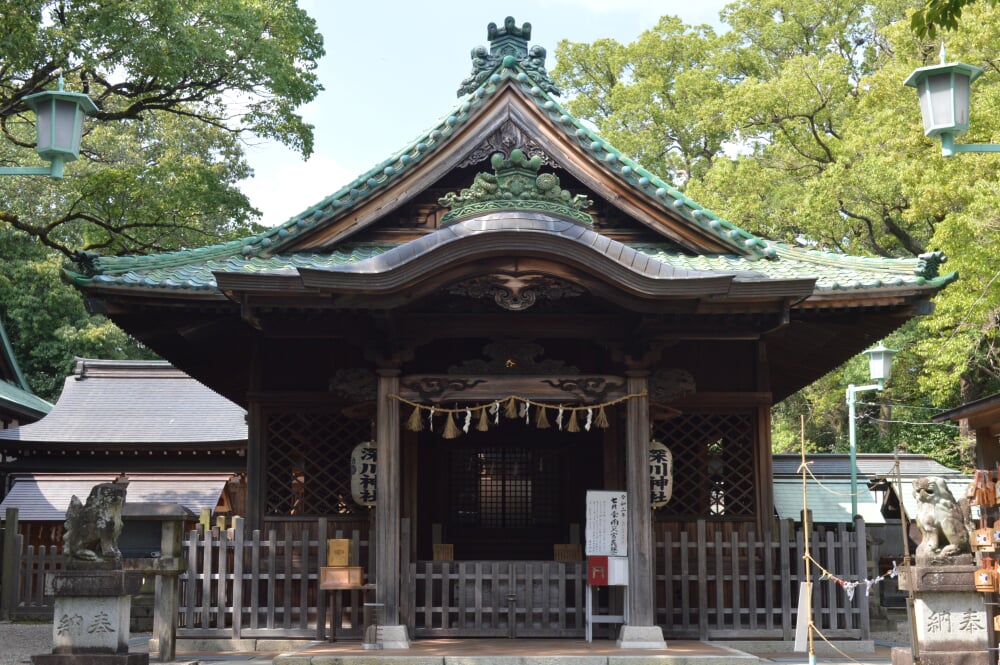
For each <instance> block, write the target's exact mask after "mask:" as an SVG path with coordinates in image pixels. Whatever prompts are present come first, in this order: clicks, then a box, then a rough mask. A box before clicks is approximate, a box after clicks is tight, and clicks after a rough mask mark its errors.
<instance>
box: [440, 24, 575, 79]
mask: <svg viewBox="0 0 1000 665" xmlns="http://www.w3.org/2000/svg"><path fill="white" fill-rule="evenodd" d="M486 38H487V39H488V40H489V42H490V48H489V49H487V48H486V47H485V46H477V47H475V48H474V49H472V52H471V53H470V56H471V58H472V73H471V74H469V76H468V77H467V78H466V79H465V80H464V81H462V85H461V86H460V87H459V88H458V96H459V97H461V96H462V95H466V94H468V93H470V92H473V91H475V90H476V89H477V88H478V87H480V86H481V85H483V83H485V82H486V80H487V79H489V77H490V74H492V73H493V72H494V71H495V70H496V69H498V68H500V67H504V68H506V69H513V68H514V66H515V65H520V66H521V69H523V70H524V71H525V72H527V73H528V74H530V75H531V77H532V78H533V79H534V80H535V82H536V83H537V84H538V87H540V88H542V89H543V90H545V92H550V93H552V94H554V95H558V94H560V93H559V89H558V88H557V87H556V84H555V83H553V82H552V79H550V78H549V73H548V70H546V68H545V49H544V48H543V47H541V46H539V45H537V44H535V45H534V46H532V47H531V48H530V49H529V48H528V40H529V39H531V24H530V23H525V24H524V25H522V26H521V27H517V23H516V22H515V21H514V17H513V16H508V17H507V18H506V19H504V22H503V27H499V28H498V27H497V24H496V23H490V24H489V25H488V26H487V27H486Z"/></svg>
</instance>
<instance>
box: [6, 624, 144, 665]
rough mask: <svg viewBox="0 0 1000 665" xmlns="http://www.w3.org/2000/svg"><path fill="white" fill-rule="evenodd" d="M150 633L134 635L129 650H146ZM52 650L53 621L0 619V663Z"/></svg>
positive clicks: (16, 663)
mask: <svg viewBox="0 0 1000 665" xmlns="http://www.w3.org/2000/svg"><path fill="white" fill-rule="evenodd" d="M148 641H149V635H133V636H132V639H130V640H129V651H145V650H146V649H147V647H148V644H147V643H148ZM51 651H52V624H51V623H10V622H8V621H0V665H21V664H22V663H29V662H31V657H32V656H34V655H36V654H42V653H50V652H51Z"/></svg>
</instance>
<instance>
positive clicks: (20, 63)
mask: <svg viewBox="0 0 1000 665" xmlns="http://www.w3.org/2000/svg"><path fill="white" fill-rule="evenodd" d="M322 55H323V40H322V37H321V36H320V35H319V33H318V32H317V30H316V25H315V22H314V21H313V19H312V18H310V17H309V16H308V15H307V14H306V13H305V12H304V11H302V10H301V9H299V8H298V6H297V5H296V3H295V1H294V0H183V1H182V2H181V1H178V0H129V1H128V2H125V1H124V0H18V1H16V2H4V3H0V165H4V166H8V165H10V166H33V165H37V164H40V163H41V160H40V159H39V158H38V157H37V155H36V154H35V152H34V143H35V130H34V122H35V120H34V114H33V113H32V112H30V111H29V110H28V109H27V107H26V106H25V105H24V102H23V100H24V98H25V97H27V96H28V95H31V94H34V93H36V92H39V91H41V90H45V89H52V88H55V87H56V85H57V80H58V79H59V77H60V76H61V77H62V78H63V80H64V82H65V86H66V89H67V90H71V91H75V92H84V93H87V94H88V95H89V96H90V97H91V98H92V99H93V100H94V102H95V103H96V104H97V106H98V108H99V111H98V113H97V114H96V116H94V117H93V118H91V119H90V120H88V121H87V123H86V133H85V135H84V138H83V144H82V151H81V154H80V159H79V160H77V161H75V162H72V163H70V164H69V165H67V167H66V177H65V178H64V179H62V180H51V179H49V178H44V177H38V176H33V177H31V176H29V177H25V176H18V177H11V176H4V177H0V258H2V260H0V317H2V318H3V320H4V323H5V325H6V326H7V330H8V332H9V333H10V337H11V342H12V344H13V346H14V350H15V353H16V355H17V357H18V362H19V363H20V365H21V367H22V368H23V369H24V371H25V374H26V375H27V377H28V380H29V383H30V384H31V385H32V387H33V388H34V389H35V390H36V391H38V393H39V394H40V395H42V396H44V397H46V398H48V399H54V398H55V397H56V394H57V393H58V390H59V387H60V386H61V385H62V377H63V376H65V374H66V373H67V372H68V371H69V370H70V369H71V367H72V360H73V357H74V356H91V357H101V358H135V357H145V356H148V355H149V352H148V351H147V350H145V349H142V348H140V347H138V346H137V345H136V344H135V342H134V341H132V340H130V339H129V338H128V337H127V336H126V335H125V334H124V333H122V332H121V331H120V330H119V329H117V328H116V327H115V326H114V325H112V324H111V323H110V322H109V321H107V320H106V319H104V318H103V317H100V316H90V315H88V314H87V312H86V311H85V310H84V306H83V302H82V300H81V298H80V296H79V294H78V293H77V292H75V291H74V290H73V289H71V288H70V287H69V286H67V285H65V284H63V283H62V282H61V281H60V278H59V271H60V268H61V263H62V261H63V260H65V259H66V258H67V257H72V256H74V255H75V253H76V252H79V251H97V252H100V253H102V254H105V255H121V254H135V253H148V252H161V251H168V250H175V249H182V248H186V247H197V246H201V245H205V244H210V243H216V242H220V241H223V240H227V239H231V238H236V237H241V236H245V235H249V234H250V233H252V232H254V231H255V230H256V225H255V221H254V220H255V219H256V217H258V216H259V213H258V211H256V210H255V209H254V208H253V206H252V205H251V204H250V201H249V200H248V199H247V197H246V195H244V194H243V193H242V192H241V191H240V190H239V189H238V187H237V184H238V183H239V182H240V181H241V180H243V179H245V178H247V177H249V176H250V175H251V171H250V168H249V166H248V164H247V162H246V159H245V157H244V147H245V145H246V144H247V142H250V141H260V140H276V141H279V142H281V143H283V144H285V145H287V146H289V147H291V148H293V149H295V150H297V151H298V152H300V153H301V154H302V155H303V156H308V155H309V154H310V153H311V152H312V149H313V134H312V127H311V126H310V125H308V124H307V123H305V122H304V121H303V120H302V117H301V116H300V115H299V114H298V112H297V109H298V108H299V107H300V106H301V105H302V104H305V103H307V102H309V101H311V100H313V99H314V98H315V96H316V94H317V93H318V91H319V90H320V89H321V87H320V85H319V83H318V81H317V78H316V74H315V70H316V62H317V60H318V59H319V58H320V57H321V56H322Z"/></svg>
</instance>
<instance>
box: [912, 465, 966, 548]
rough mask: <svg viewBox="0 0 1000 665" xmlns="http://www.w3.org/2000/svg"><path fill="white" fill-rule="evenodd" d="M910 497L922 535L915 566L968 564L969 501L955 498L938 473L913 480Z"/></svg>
mask: <svg viewBox="0 0 1000 665" xmlns="http://www.w3.org/2000/svg"><path fill="white" fill-rule="evenodd" d="M913 497H914V498H915V499H916V500H917V514H916V515H914V518H915V520H916V524H917V528H918V529H920V533H921V535H922V536H923V539H922V540H921V541H920V544H919V545H917V552H916V560H917V565H918V566H919V565H933V564H937V565H940V564H961V563H971V561H972V545H971V542H970V540H971V539H970V535H971V533H972V524H971V517H970V516H969V507H968V502H965V504H966V505H962V503H959V502H958V501H956V500H955V496H954V495H953V494H952V493H951V491H950V490H949V489H948V485H947V483H945V480H944V478H939V477H937V476H927V477H924V478H917V479H916V480H914V481H913Z"/></svg>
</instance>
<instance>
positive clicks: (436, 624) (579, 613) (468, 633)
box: [403, 561, 587, 637]
mask: <svg viewBox="0 0 1000 665" xmlns="http://www.w3.org/2000/svg"><path fill="white" fill-rule="evenodd" d="M404 588H408V589H409V593H408V594H404V597H405V598H407V601H408V603H407V605H406V606H405V607H404V608H403V616H404V617H405V619H406V620H407V622H408V624H409V627H410V631H411V634H412V635H413V636H414V637H434V636H441V637H445V636H456V637H579V636H582V635H583V630H584V628H585V626H584V600H585V596H584V593H585V592H586V588H587V566H586V563H585V562H583V561H578V562H569V563H566V562H557V561H420V562H416V563H411V564H410V566H409V581H408V583H404Z"/></svg>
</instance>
